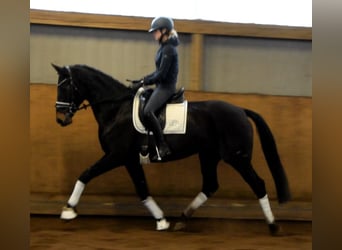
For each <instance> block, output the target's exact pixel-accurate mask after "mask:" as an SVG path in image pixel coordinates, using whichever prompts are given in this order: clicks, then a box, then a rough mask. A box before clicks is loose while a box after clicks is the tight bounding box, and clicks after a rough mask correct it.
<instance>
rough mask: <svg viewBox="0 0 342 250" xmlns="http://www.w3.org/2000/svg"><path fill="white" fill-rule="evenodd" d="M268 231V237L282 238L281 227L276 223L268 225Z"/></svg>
mask: <svg viewBox="0 0 342 250" xmlns="http://www.w3.org/2000/svg"><path fill="white" fill-rule="evenodd" d="M268 229H269V230H270V235H272V236H282V235H283V231H282V229H281V227H280V226H279V225H278V224H276V223H272V224H268Z"/></svg>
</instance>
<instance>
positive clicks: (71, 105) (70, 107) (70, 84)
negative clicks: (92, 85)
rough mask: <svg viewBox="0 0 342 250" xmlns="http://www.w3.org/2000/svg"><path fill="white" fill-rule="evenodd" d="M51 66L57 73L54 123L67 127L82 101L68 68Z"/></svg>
mask: <svg viewBox="0 0 342 250" xmlns="http://www.w3.org/2000/svg"><path fill="white" fill-rule="evenodd" d="M52 66H53V67H54V69H55V70H56V71H57V73H58V84H57V101H56V122H57V123H59V124H60V125H61V126H67V125H69V124H71V123H72V117H73V116H74V114H75V113H76V111H77V110H78V107H79V106H80V104H81V102H82V101H83V99H82V98H81V95H80V92H79V90H78V88H77V86H76V85H75V82H74V79H73V77H72V73H71V69H70V67H69V66H65V67H59V66H57V65H54V64H52Z"/></svg>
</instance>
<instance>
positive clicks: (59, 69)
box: [51, 63, 62, 74]
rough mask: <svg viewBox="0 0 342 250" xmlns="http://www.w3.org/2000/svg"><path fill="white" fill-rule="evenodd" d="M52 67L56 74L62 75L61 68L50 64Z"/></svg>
mask: <svg viewBox="0 0 342 250" xmlns="http://www.w3.org/2000/svg"><path fill="white" fill-rule="evenodd" d="M51 65H52V67H54V69H55V70H56V71H57V73H58V74H61V73H62V67H60V66H57V65H56V64H53V63H51Z"/></svg>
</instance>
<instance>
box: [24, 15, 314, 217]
mask: <svg viewBox="0 0 342 250" xmlns="http://www.w3.org/2000/svg"><path fill="white" fill-rule="evenodd" d="M150 21H151V20H150V19H148V18H133V17H130V18H125V17H116V16H101V15H89V14H76V13H59V12H56V13H55V12H46V11H32V10H31V45H30V46H31V64H30V65H31V79H30V81H31V84H30V136H31V159H30V192H31V213H49V214H55V213H59V210H60V208H61V206H62V205H63V204H64V203H65V201H66V200H67V198H68V196H69V195H70V193H71V191H72V189H73V185H74V184H75V181H76V180H77V178H78V176H79V175H80V174H81V173H82V171H84V170H85V169H86V168H87V167H89V166H90V165H91V164H92V163H94V162H95V161H97V160H98V159H99V158H100V157H101V156H102V154H103V153H102V151H101V148H100V145H99V142H98V138H97V124H96V121H95V119H94V117H93V115H92V112H91V107H90V108H89V109H88V110H85V111H79V112H77V114H76V115H75V117H74V122H73V124H72V125H70V126H68V127H60V126H59V125H58V124H57V123H56V122H55V108H54V103H55V101H56V89H57V88H56V82H57V75H56V74H55V72H54V71H53V69H52V67H51V65H50V63H56V64H59V65H67V64H74V63H81V64H88V65H90V66H93V67H95V68H98V69H100V70H102V71H104V72H106V73H108V74H110V75H112V76H114V77H115V78H117V79H119V80H120V81H122V82H125V79H127V78H138V77H141V76H143V75H144V74H146V73H150V71H152V70H153V67H154V65H153V64H154V63H153V57H154V53H155V50H156V46H155V44H154V42H153V40H152V39H151V37H150V36H149V35H146V34H145V31H144V30H146V29H147V27H148V26H149V22H150ZM177 25H178V26H177ZM175 26H176V29H177V31H178V32H179V36H180V38H181V41H182V43H181V45H180V48H179V54H180V74H179V81H178V85H179V86H184V87H185V89H186V91H185V97H186V99H187V100H188V101H197V100H210V99H217V100H224V101H228V102H230V103H233V104H235V105H238V106H242V107H245V108H249V109H252V110H254V111H256V112H258V113H260V114H261V115H262V116H263V117H264V119H265V120H266V121H267V123H268V124H269V126H270V128H271V130H272V132H273V134H274V137H275V140H276V143H277V147H278V151H279V154H280V157H281V160H282V162H283V165H284V167H285V170H286V173H287V175H288V179H289V183H290V187H291V191H292V196H293V201H292V203H291V202H290V203H289V205H285V207H277V209H278V210H277V211H278V212H279V213H280V214H282V213H283V214H282V215H283V216H284V218H297V219H298V218H299V219H311V200H312V90H311V64H312V61H311V29H306V28H297V29H292V28H288V27H281V26H279V27H274V26H262V25H261V26H260V25H238V24H225V25H224V24H220V23H212V22H204V21H197V22H196V21H185V20H180V21H177V20H176V21H175ZM254 140H255V143H254V152H253V165H254V167H255V169H256V171H257V173H258V174H259V175H260V176H261V177H262V178H263V179H264V180H265V183H266V188H267V190H268V194H269V197H270V199H271V202H272V203H276V192H275V186H274V183H273V179H272V176H271V174H270V171H269V170H268V168H267V165H266V162H265V159H264V157H263V153H262V150H261V146H260V142H259V139H258V137H257V136H255V139H254ZM144 170H145V172H146V177H147V180H148V184H149V188H150V191H151V194H152V195H153V196H154V197H157V198H156V200H157V201H159V202H160V203H161V205H164V207H166V211H168V212H169V214H173V213H174V214H177V213H180V212H181V210H178V206H177V205H179V206H181V205H184V204H187V203H188V202H190V201H191V199H192V198H193V197H194V196H195V195H196V194H197V193H198V192H199V191H200V190H201V173H200V167H199V161H198V158H197V156H192V157H189V158H187V159H184V160H180V161H175V162H170V163H163V164H161V163H160V164H159V163H158V164H149V165H144ZM218 178H219V184H220V188H219V190H218V191H217V193H215V195H214V197H213V198H212V199H211V200H210V202H211V203H210V202H209V203H208V204H209V205H208V206H207V207H205V208H204V209H203V212H202V213H201V212H200V213H199V215H200V216H201V215H202V216H213V217H220V216H221V215H222V214H226V215H227V216H228V217H232V216H236V217H244V216H245V217H252V218H255V217H260V216H261V214H259V212H256V211H257V209H254V205H252V204H253V203H251V202H250V201H253V202H255V197H254V194H253V193H252V192H251V189H250V188H249V187H248V186H247V184H246V183H245V182H244V181H243V180H242V179H241V176H240V175H239V174H238V173H236V172H235V171H234V170H233V169H232V168H231V167H230V166H228V165H227V164H225V163H223V162H220V163H219V167H218ZM120 204H121V205H122V204H126V206H124V205H122V206H121V207H120ZM139 204H140V203H139V201H138V198H137V197H136V195H135V190H134V187H133V184H132V182H131V180H130V178H129V176H128V173H127V171H126V170H125V169H124V168H123V167H119V168H117V169H114V170H112V171H110V172H108V173H106V174H104V175H102V176H99V177H97V178H95V179H94V180H92V181H91V182H90V183H89V184H88V185H87V187H86V190H85V193H84V196H83V197H82V198H81V203H80V206H83V212H84V213H88V214H132V215H137V214H138V215H141V214H145V213H146V212H145V211H144V209H143V208H142V207H141V208H140V207H139ZM291 204H292V205H291ZM256 205H257V204H256ZM175 206H176V208H177V209H175ZM286 206H288V207H286ZM162 208H163V206H162ZM179 208H180V207H179ZM227 208H230V209H231V210H229V211H228V209H227ZM176 210H177V211H176ZM284 211H286V213H285V212H284ZM219 212H220V213H221V215H219ZM81 213H82V212H81Z"/></svg>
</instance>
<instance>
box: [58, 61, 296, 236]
mask: <svg viewBox="0 0 342 250" xmlns="http://www.w3.org/2000/svg"><path fill="white" fill-rule="evenodd" d="M52 66H53V67H54V68H55V70H56V71H57V73H58V75H59V78H58V95H57V102H56V119H57V122H58V123H59V124H60V125H62V126H66V125H69V124H71V123H72V117H73V115H74V114H75V113H76V111H78V110H79V109H82V108H83V107H85V106H84V105H85V104H83V105H82V103H83V101H84V100H87V101H88V103H89V105H90V106H91V107H92V111H93V113H94V116H95V119H96V121H97V123H98V126H99V130H98V135H99V140H100V144H101V147H102V149H103V151H104V156H103V157H102V158H101V159H100V160H98V161H97V162H96V163H95V164H94V165H92V166H90V167H89V168H88V169H86V170H85V171H84V172H83V173H82V174H81V175H80V176H79V178H78V180H77V181H76V184H75V187H74V190H73V192H72V194H71V196H70V199H69V200H68V202H67V205H66V206H65V207H64V208H63V211H62V214H61V219H65V220H71V219H74V218H75V217H76V216H77V213H76V210H75V207H76V205H77V204H78V202H79V199H80V197H81V194H82V192H83V190H84V188H85V185H86V184H87V183H88V182H89V181H90V180H92V179H93V178H94V177H97V176H99V175H101V174H103V173H105V172H107V171H109V170H111V169H113V168H116V167H119V166H125V167H126V169H127V171H128V173H129V175H130V177H131V178H132V181H133V183H134V185H135V189H136V192H137V195H138V196H139V197H140V199H141V201H142V202H143V204H144V205H145V206H146V208H147V209H148V210H149V211H150V213H151V214H152V215H153V216H154V218H155V219H156V220H157V230H165V229H168V228H169V222H168V221H167V220H166V219H165V218H164V214H163V212H162V210H161V209H160V208H159V206H158V205H157V203H156V202H155V201H154V200H153V198H152V197H151V196H150V193H149V190H148V185H147V182H146V179H145V174H144V171H143V168H142V165H141V163H140V160H139V152H140V149H141V148H140V146H141V145H142V141H143V140H145V138H146V135H143V134H141V133H139V132H137V131H136V130H135V128H134V126H133V122H132V106H133V97H134V95H135V92H136V89H134V88H132V87H127V86H125V85H124V84H122V83H120V82H119V81H117V80H116V79H114V78H113V77H111V76H109V75H107V74H104V73H102V72H101V71H99V70H97V69H94V68H91V67H89V66H86V65H71V66H65V67H60V66H56V65H54V64H52ZM248 118H250V119H251V120H252V121H253V122H254V123H255V125H256V128H257V131H258V134H259V137H260V141H261V145H262V149H263V152H264V155H265V158H266V161H267V163H268V166H269V169H270V171H271V173H272V176H273V179H274V183H275V186H276V190H277V197H278V202H279V203H284V202H287V201H289V199H290V191H289V185H288V181H287V177H286V174H285V171H284V169H283V166H282V164H281V161H280V158H279V155H278V152H277V148H276V143H275V141H274V137H273V135H272V132H271V130H270V129H269V127H268V125H267V123H266V122H265V121H264V119H263V118H262V117H261V116H260V115H259V114H257V113H256V112H254V111H251V110H248V109H244V108H240V107H237V106H234V105H232V104H230V103H227V102H223V101H218V100H211V101H201V102H189V103H188V108H187V125H186V133H185V134H168V135H166V140H167V143H168V145H169V146H170V148H171V151H172V155H171V156H170V157H169V158H168V159H167V160H166V161H171V160H177V159H182V158H185V157H188V156H190V155H193V154H198V156H199V160H200V165H201V172H202V181H203V183H202V190H201V191H200V193H199V194H198V195H197V196H196V197H195V198H194V200H193V201H192V202H191V203H190V204H189V206H188V207H187V208H186V209H185V210H184V211H183V213H182V217H181V218H182V219H184V221H185V219H187V218H190V217H191V215H192V214H193V212H194V211H195V210H196V209H197V208H198V207H200V206H201V205H202V204H203V203H204V202H205V201H206V200H207V199H208V198H209V197H210V196H212V195H213V194H214V193H215V192H216V191H217V189H218V187H219V185H218V178H217V165H218V162H219V161H220V160H223V161H224V162H226V163H228V164H230V165H231V166H232V167H233V168H234V169H235V170H236V171H238V172H239V173H240V175H241V176H242V178H243V179H244V180H245V181H246V183H247V184H248V185H249V186H250V188H251V189H252V190H253V192H254V194H255V195H256V197H257V198H258V199H259V203H260V205H261V208H262V210H263V213H264V215H265V219H266V221H267V223H268V225H269V229H270V233H271V234H272V235H273V234H276V233H277V232H278V231H279V227H278V225H277V224H276V222H275V219H274V216H273V213H272V210H271V207H270V204H269V200H268V197H267V192H266V188H265V183H264V181H263V179H261V178H260V177H259V176H258V174H257V173H256V172H255V170H254V169H253V166H252V164H251V158H252V149H253V127H252V124H251V123H250V121H249V119H248ZM149 144H150V147H149V152H150V154H151V155H153V154H155V153H156V152H155V146H154V144H153V140H149ZM182 222H183V220H182ZM183 225H184V224H182V223H179V224H177V227H179V226H183Z"/></svg>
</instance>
